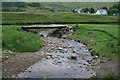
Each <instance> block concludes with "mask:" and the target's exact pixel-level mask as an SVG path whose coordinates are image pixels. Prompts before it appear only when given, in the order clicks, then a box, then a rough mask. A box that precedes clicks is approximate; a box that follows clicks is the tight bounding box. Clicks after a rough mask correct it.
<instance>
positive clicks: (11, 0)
mask: <svg viewBox="0 0 120 80" xmlns="http://www.w3.org/2000/svg"><path fill="white" fill-rule="evenodd" d="M0 1H1V2H58V1H59V2H119V1H120V0H0Z"/></svg>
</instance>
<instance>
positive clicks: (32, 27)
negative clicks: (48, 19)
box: [21, 24, 68, 29]
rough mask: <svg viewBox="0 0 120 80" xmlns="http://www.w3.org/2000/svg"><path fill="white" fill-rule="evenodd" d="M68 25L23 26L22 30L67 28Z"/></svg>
mask: <svg viewBox="0 0 120 80" xmlns="http://www.w3.org/2000/svg"><path fill="white" fill-rule="evenodd" d="M66 27H68V25H62V24H61V25H60V24H49V25H27V26H22V27H21V28H22V29H41V28H44V29H45V28H66Z"/></svg>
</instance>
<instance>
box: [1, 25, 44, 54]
mask: <svg viewBox="0 0 120 80" xmlns="http://www.w3.org/2000/svg"><path fill="white" fill-rule="evenodd" d="M43 44H44V42H43V41H42V40H41V38H40V36H39V35H38V34H35V33H31V32H25V31H23V30H20V28H19V27H14V26H3V28H2V47H3V49H5V50H12V51H16V52H33V51H37V50H38V49H39V48H40V47H42V46H43Z"/></svg>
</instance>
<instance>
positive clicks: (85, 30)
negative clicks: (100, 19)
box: [69, 24, 118, 59]
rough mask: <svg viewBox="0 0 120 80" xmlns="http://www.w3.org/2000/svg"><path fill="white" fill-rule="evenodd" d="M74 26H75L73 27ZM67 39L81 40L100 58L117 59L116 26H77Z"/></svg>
mask: <svg viewBox="0 0 120 80" xmlns="http://www.w3.org/2000/svg"><path fill="white" fill-rule="evenodd" d="M73 26H75V25H73ZM74 29H75V30H76V31H74V33H73V35H71V36H69V38H72V39H76V40H81V41H83V42H84V43H86V44H88V45H89V46H90V47H91V49H92V50H93V51H94V52H95V53H97V54H100V55H101V56H105V57H107V58H110V59H114V58H117V57H118V52H117V49H118V25H92V24H91V25H90V24H89V25H87V24H86V25H78V27H74Z"/></svg>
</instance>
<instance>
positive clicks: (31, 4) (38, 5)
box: [27, 2, 41, 7]
mask: <svg viewBox="0 0 120 80" xmlns="http://www.w3.org/2000/svg"><path fill="white" fill-rule="evenodd" d="M27 5H28V6H31V7H40V6H41V4H40V3H36V2H33V3H28V4H27Z"/></svg>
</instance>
